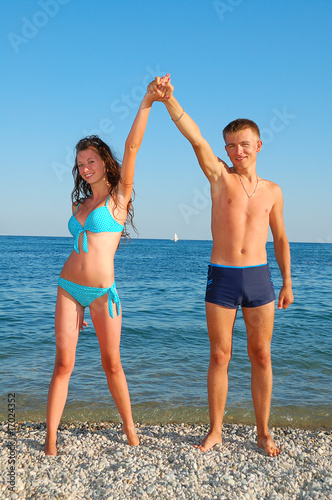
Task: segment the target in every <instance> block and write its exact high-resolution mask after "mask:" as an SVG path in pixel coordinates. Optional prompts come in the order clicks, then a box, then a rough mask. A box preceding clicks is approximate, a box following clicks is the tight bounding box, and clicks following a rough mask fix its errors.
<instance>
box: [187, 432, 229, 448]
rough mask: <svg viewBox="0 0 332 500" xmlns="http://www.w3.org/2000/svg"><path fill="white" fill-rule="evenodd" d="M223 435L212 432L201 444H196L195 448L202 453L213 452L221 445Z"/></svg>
mask: <svg viewBox="0 0 332 500" xmlns="http://www.w3.org/2000/svg"><path fill="white" fill-rule="evenodd" d="M221 443H222V439H221V433H219V432H212V431H210V432H209V433H208V435H207V436H206V437H205V438H204V439H203V441H202V442H201V443H200V444H195V445H194V448H199V449H200V450H201V451H203V452H204V451H207V450H211V448H213V447H214V446H215V445H216V444H221Z"/></svg>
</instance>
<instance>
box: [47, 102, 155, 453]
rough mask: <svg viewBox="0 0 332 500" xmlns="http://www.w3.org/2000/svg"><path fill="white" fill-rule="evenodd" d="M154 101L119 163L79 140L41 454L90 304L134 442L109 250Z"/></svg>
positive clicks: (96, 141)
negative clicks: (71, 243) (69, 238)
mask: <svg viewBox="0 0 332 500" xmlns="http://www.w3.org/2000/svg"><path fill="white" fill-rule="evenodd" d="M158 98H159V99H160V95H159V96H158ZM154 100H157V96H156V95H154V94H151V93H147V94H146V95H145V96H144V98H143V100H142V103H141V105H140V108H139V111H138V113H137V116H136V118H135V121H134V123H133V126H132V128H131V130H130V133H129V135H128V138H127V140H126V144H125V151H124V155H123V161H122V167H120V165H119V163H118V162H117V160H116V159H115V157H114V156H113V154H112V152H111V150H110V148H109V147H108V146H107V145H106V144H105V143H104V142H103V141H102V140H101V139H100V138H99V137H97V136H91V137H87V138H85V139H82V140H81V141H79V143H78V144H77V146H76V161H75V166H74V168H73V176H74V181H75V188H74V190H73V193H72V201H73V215H72V216H71V218H70V220H69V224H68V227H69V230H70V232H71V234H72V235H73V237H74V249H73V251H72V253H71V254H70V256H69V258H68V260H67V261H66V262H65V265H64V266H63V269H62V271H61V274H60V277H59V283H58V284H59V287H58V295H57V302H56V310H55V337H56V355H55V366H54V372H53V377H52V380H51V384H50V388H49V394H48V403H47V434H46V442H45V448H44V451H45V454H46V455H56V454H57V448H56V440H57V429H58V426H59V423H60V419H61V416H62V413H63V409H64V406H65V403H66V399H67V394H68V385H69V378H70V375H71V373H72V370H73V368H74V364H75V352H76V345H77V340H78V336H79V331H80V329H81V328H83V325H84V324H85V322H84V320H83V318H84V308H85V307H87V306H89V307H90V314H91V319H92V322H93V325H94V327H95V330H96V334H97V337H98V341H99V345H100V351H101V360H102V365H103V368H104V370H105V374H106V377H107V383H108V387H109V390H110V392H111V394H112V397H113V399H114V402H115V404H116V406H117V408H118V410H119V413H120V415H121V418H122V420H123V425H122V429H123V431H124V433H125V434H126V435H127V439H128V443H129V444H130V445H133V446H135V445H138V444H139V439H138V437H137V434H136V431H135V426H134V421H133V417H132V412H131V404H130V398H129V391H128V386H127V382H126V378H125V374H124V372H123V369H122V366H121V360H120V336H121V305H120V299H119V296H118V293H117V290H116V286H115V282H114V254H115V251H116V249H117V248H118V245H119V242H120V238H121V235H123V234H125V232H124V227H125V223H126V221H127V220H128V219H129V220H130V221H132V200H131V195H132V189H133V180H134V170H135V160H136V155H137V152H138V150H139V148H140V145H141V142H142V139H143V135H144V132H145V128H146V124H147V120H148V116H149V112H150V109H151V105H152V103H153V101H154Z"/></svg>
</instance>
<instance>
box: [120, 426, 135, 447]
mask: <svg viewBox="0 0 332 500" xmlns="http://www.w3.org/2000/svg"><path fill="white" fill-rule="evenodd" d="M122 430H123V432H124V433H125V435H126V436H127V439H128V444H129V445H130V446H138V445H139V439H138V436H137V434H136V430H135V427H134V426H131V427H126V426H125V424H122Z"/></svg>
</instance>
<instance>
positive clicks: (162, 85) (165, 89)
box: [147, 73, 174, 101]
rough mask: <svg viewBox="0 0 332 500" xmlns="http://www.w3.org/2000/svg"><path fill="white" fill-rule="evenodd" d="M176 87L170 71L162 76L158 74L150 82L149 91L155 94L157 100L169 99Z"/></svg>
mask: <svg viewBox="0 0 332 500" xmlns="http://www.w3.org/2000/svg"><path fill="white" fill-rule="evenodd" d="M173 90H174V87H173V85H172V84H171V77H170V75H169V73H167V75H164V76H162V77H160V76H156V78H155V79H154V80H153V81H152V82H151V83H149V85H148V88H147V91H148V92H149V94H153V96H154V98H155V100H156V101H165V100H168V99H169V98H170V97H171V96H172V94H173Z"/></svg>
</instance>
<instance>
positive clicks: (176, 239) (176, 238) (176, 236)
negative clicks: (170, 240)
mask: <svg viewBox="0 0 332 500" xmlns="http://www.w3.org/2000/svg"><path fill="white" fill-rule="evenodd" d="M178 239H179V237H178V235H177V234H176V233H174V241H178Z"/></svg>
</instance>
